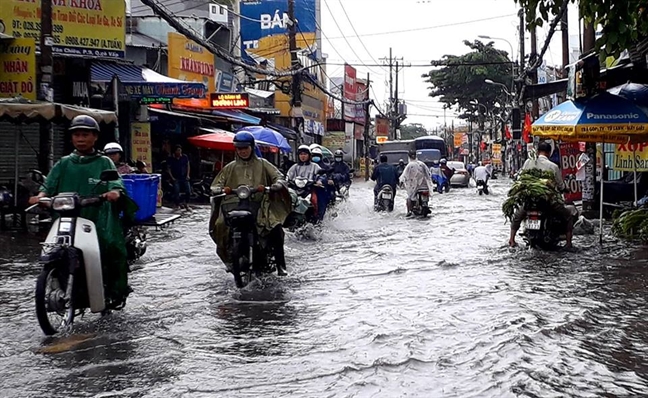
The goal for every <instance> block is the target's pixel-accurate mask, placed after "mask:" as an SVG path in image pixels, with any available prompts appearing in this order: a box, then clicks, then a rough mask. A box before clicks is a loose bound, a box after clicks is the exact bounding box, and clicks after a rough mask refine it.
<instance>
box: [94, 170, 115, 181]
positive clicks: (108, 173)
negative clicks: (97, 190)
mask: <svg viewBox="0 0 648 398" xmlns="http://www.w3.org/2000/svg"><path fill="white" fill-rule="evenodd" d="M99 179H100V180H101V181H104V182H109V181H117V180H119V172H118V171H117V170H104V171H102V172H101V176H100V177H99Z"/></svg>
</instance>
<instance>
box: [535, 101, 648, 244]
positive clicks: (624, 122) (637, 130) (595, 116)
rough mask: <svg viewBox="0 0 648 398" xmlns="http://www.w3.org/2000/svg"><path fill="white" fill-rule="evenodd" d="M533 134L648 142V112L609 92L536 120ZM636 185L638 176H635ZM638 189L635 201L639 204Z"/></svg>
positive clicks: (579, 139)
mask: <svg viewBox="0 0 648 398" xmlns="http://www.w3.org/2000/svg"><path fill="white" fill-rule="evenodd" d="M532 133H533V135H535V136H538V137H541V138H551V139H555V140H562V141H567V142H594V143H617V144H629V143H639V142H645V141H648V114H647V113H646V111H644V109H643V108H642V107H640V106H638V105H637V104H635V103H634V102H632V101H630V100H627V99H625V98H622V97H620V96H617V95H613V94H610V93H607V92H603V93H600V94H597V95H595V96H593V97H590V98H583V99H577V100H570V101H566V102H563V103H562V104H560V105H558V106H556V107H555V108H553V109H552V110H550V111H549V112H547V113H546V114H544V115H543V116H541V117H540V118H539V119H538V120H536V121H535V123H533V126H532ZM603 180H604V178H603V176H601V187H600V217H601V226H600V231H599V232H600V235H599V240H600V242H601V243H602V242H603ZM635 184H636V176H635ZM636 196H637V194H636V188H635V203H636V199H637V198H636Z"/></svg>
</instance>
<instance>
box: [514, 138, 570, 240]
mask: <svg viewBox="0 0 648 398" xmlns="http://www.w3.org/2000/svg"><path fill="white" fill-rule="evenodd" d="M550 155H551V145H550V144H548V143H546V142H541V143H540V144H538V158H537V159H527V161H526V162H524V166H522V170H530V169H540V170H542V171H551V172H553V174H554V179H555V181H556V188H557V189H558V190H559V191H560V192H564V190H565V183H564V182H563V179H562V173H561V171H560V168H559V167H558V165H557V164H555V163H554V162H552V161H551V160H549V156H550ZM551 210H552V211H555V212H556V213H558V214H560V215H561V216H562V217H564V218H565V219H566V220H567V233H566V235H567V236H566V240H567V244H566V246H565V247H567V248H570V247H572V231H573V227H574V220H573V215H572V212H571V210H569V209H567V208H566V207H565V206H563V205H562V204H560V203H555V204H552V208H551ZM526 215H527V212H526V210H525V209H523V208H521V209H519V210H518V211H517V212H515V215H514V216H513V221H512V222H511V236H510V238H509V245H510V246H515V245H516V243H515V235H516V234H517V231H518V230H519V229H520V225H521V224H522V221H524V219H525V218H526Z"/></svg>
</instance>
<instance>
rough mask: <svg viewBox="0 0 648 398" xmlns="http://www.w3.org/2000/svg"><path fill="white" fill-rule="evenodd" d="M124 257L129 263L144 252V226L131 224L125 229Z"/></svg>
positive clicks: (137, 258)
mask: <svg viewBox="0 0 648 398" xmlns="http://www.w3.org/2000/svg"><path fill="white" fill-rule="evenodd" d="M125 235H126V258H127V259H128V262H129V264H132V263H133V262H135V261H137V260H139V259H140V258H141V257H142V256H144V254H145V253H146V247H147V243H146V228H145V227H143V226H141V225H133V226H131V227H130V228H128V229H127V230H126V234H125Z"/></svg>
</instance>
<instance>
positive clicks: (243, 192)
mask: <svg viewBox="0 0 648 398" xmlns="http://www.w3.org/2000/svg"><path fill="white" fill-rule="evenodd" d="M251 193H252V191H250V188H248V187H246V186H241V187H239V188H238V189H237V190H236V195H237V196H238V198H239V199H247V198H249V197H250V194H251Z"/></svg>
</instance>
